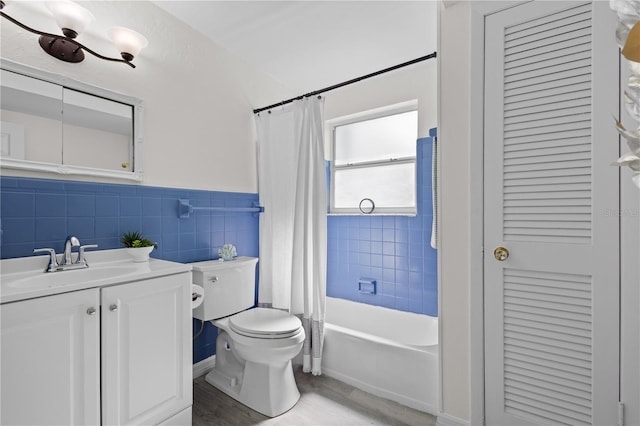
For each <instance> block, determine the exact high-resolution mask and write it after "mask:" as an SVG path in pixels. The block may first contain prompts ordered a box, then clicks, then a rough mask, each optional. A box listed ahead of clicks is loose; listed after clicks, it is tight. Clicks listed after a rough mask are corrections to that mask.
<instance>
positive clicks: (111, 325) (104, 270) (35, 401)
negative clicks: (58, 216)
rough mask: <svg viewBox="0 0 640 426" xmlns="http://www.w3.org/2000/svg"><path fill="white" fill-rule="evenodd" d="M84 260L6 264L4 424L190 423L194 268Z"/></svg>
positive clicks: (110, 258) (1, 309)
mask: <svg viewBox="0 0 640 426" xmlns="http://www.w3.org/2000/svg"><path fill="white" fill-rule="evenodd" d="M86 257H87V261H88V263H89V265H90V266H89V268H87V269H83V270H77V271H74V270H72V271H63V272H44V270H45V268H46V266H47V261H48V256H33V257H29V258H20V259H7V260H2V261H0V267H1V275H0V278H1V284H0V285H1V292H0V302H1V305H0V316H1V333H0V345H1V347H0V350H1V370H0V375H1V376H2V381H1V383H2V389H1V398H2V401H1V405H0V423H1V424H11V425H18V424H39V425H43V424H82V425H98V424H104V425H121V424H145V425H161V424H171V425H177V424H179V425H190V424H191V405H192V354H191V352H192V345H191V272H190V270H191V267H190V266H189V265H183V264H180V263H173V262H166V261H162V260H156V259H152V260H150V261H149V262H144V263H133V262H132V261H131V260H130V258H129V257H128V256H127V254H126V252H125V250H122V249H119V250H105V251H96V252H91V253H87V255H86Z"/></svg>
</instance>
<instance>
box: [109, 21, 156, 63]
mask: <svg viewBox="0 0 640 426" xmlns="http://www.w3.org/2000/svg"><path fill="white" fill-rule="evenodd" d="M108 34H109V38H110V39H111V41H113V44H115V45H116V48H117V49H118V51H119V52H120V54H121V55H122V58H123V59H124V60H126V61H132V60H133V58H134V57H135V56H138V53H140V51H141V50H142V49H143V48H145V47H146V46H147V45H148V44H149V42H148V41H147V39H146V38H145V37H144V36H143V35H142V34H140V33H137V32H135V31H133V30H130V29H129V28H124V27H114V28H110V29H109V31H108Z"/></svg>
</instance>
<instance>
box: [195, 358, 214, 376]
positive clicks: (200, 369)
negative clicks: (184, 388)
mask: <svg viewBox="0 0 640 426" xmlns="http://www.w3.org/2000/svg"><path fill="white" fill-rule="evenodd" d="M215 365H216V356H215V355H211V356H210V357H209V358H205V359H203V360H202V361H199V362H197V363H195V364H193V378H194V379H197V378H198V377H200V376H204V375H205V374H207V373H208V372H209V371H211V370H212V369H213V367H215Z"/></svg>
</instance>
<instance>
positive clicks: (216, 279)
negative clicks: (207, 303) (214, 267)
mask: <svg viewBox="0 0 640 426" xmlns="http://www.w3.org/2000/svg"><path fill="white" fill-rule="evenodd" d="M209 281H211V282H212V283H215V282H217V281H218V277H217V276H215V275H214V276H213V277H211V278H209Z"/></svg>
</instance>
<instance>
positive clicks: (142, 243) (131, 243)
mask: <svg viewBox="0 0 640 426" xmlns="http://www.w3.org/2000/svg"><path fill="white" fill-rule="evenodd" d="M120 243H122V245H123V246H125V247H151V246H153V247H154V248H158V244H156V243H154V242H153V241H151V240H149V239H147V238H144V237H143V236H142V234H140V233H139V232H125V233H124V234H122V237H120Z"/></svg>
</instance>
